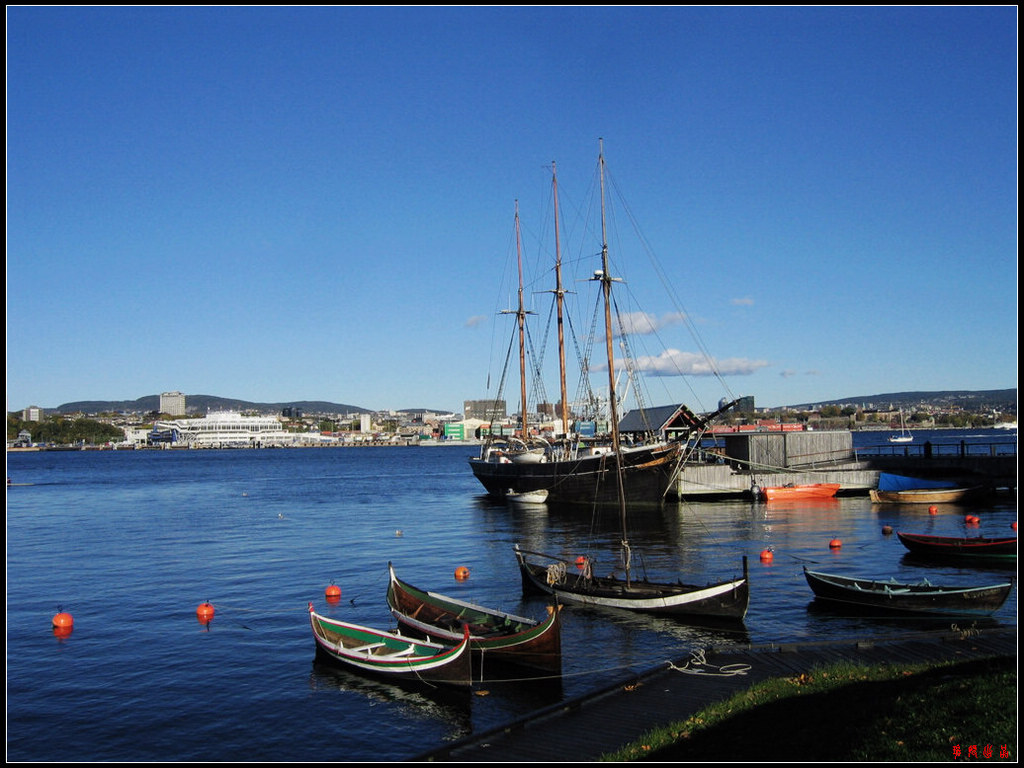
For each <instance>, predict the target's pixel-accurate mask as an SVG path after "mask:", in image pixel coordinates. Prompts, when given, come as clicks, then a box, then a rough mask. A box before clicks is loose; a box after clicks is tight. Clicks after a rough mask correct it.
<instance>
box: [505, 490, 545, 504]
mask: <svg viewBox="0 0 1024 768" xmlns="http://www.w3.org/2000/svg"><path fill="white" fill-rule="evenodd" d="M505 500H506V501H507V502H508V503H509V504H543V503H544V502H545V501H547V500H548V492H547V491H546V490H544V489H543V488H541V489H540V490H538V491H521V492H520V493H516V492H515V491H511V490H510V491H508V493H506V494H505Z"/></svg>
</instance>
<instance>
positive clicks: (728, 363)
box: [636, 349, 770, 376]
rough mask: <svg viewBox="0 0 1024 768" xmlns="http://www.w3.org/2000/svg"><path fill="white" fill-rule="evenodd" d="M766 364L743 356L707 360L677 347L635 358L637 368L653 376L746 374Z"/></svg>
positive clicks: (766, 363)
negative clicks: (655, 354) (657, 353)
mask: <svg viewBox="0 0 1024 768" xmlns="http://www.w3.org/2000/svg"><path fill="white" fill-rule="evenodd" d="M768 365H770V363H769V362H768V361H767V360H748V359H746V358H743V357H730V358H726V359H724V360H714V359H712V360H708V358H706V357H704V356H703V355H698V354H695V353H693V352H680V351H679V350H678V349H666V350H665V351H664V352H662V353H661V354H660V355H658V356H657V357H653V356H649V355H648V356H644V357H639V358H637V360H636V368H637V370H639V371H643V372H645V373H650V374H652V375H654V376H713V375H715V374H721V375H723V376H747V375H750V374H752V373H754V372H755V371H757V370H760V369H761V368H766V367H767V366H768Z"/></svg>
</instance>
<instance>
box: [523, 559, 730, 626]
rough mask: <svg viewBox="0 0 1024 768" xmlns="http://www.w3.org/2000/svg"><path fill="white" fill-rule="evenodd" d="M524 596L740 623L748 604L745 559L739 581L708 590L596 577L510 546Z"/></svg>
mask: <svg viewBox="0 0 1024 768" xmlns="http://www.w3.org/2000/svg"><path fill="white" fill-rule="evenodd" d="M515 555H516V559H517V560H518V562H519V571H520V574H521V576H522V581H523V593H524V594H542V595H554V596H555V597H557V598H558V599H559V600H560V601H561V602H568V603H578V604H581V605H586V606H590V607H603V608H623V609H625V610H628V611H636V612H638V613H647V614H654V615H667V616H677V617H683V616H701V617H707V618H711V619H718V620H727V621H742V619H743V617H744V616H745V615H746V613H747V606H748V605H749V602H750V582H749V579H748V574H747V558H746V557H744V558H743V575H742V576H741V577H738V578H734V579H729V580H727V581H721V582H718V583H714V584H710V583H709V584H703V585H698V584H683V583H682V582H681V581H676V582H669V583H657V582H651V581H646V580H640V579H632V580H626V579H623V578H617V577H615V576H596V575H594V573H593V564H592V561H591V560H590V559H589V558H584V562H583V563H582V564H580V565H579V566H577V565H574V564H571V563H567V562H565V561H564V560H562V559H561V558H559V557H557V556H555V555H545V554H543V553H541V552H531V551H529V550H524V549H520V548H519V545H518V544H516V545H515Z"/></svg>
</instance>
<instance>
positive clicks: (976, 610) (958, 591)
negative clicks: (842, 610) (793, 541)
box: [804, 566, 1013, 615]
mask: <svg viewBox="0 0 1024 768" xmlns="http://www.w3.org/2000/svg"><path fill="white" fill-rule="evenodd" d="M804 576H805V577H806V578H807V583H808V585H810V587H811V590H812V591H813V592H814V595H815V597H817V598H819V599H821V600H827V601H830V602H836V603H845V604H847V605H853V606H857V607H861V608H871V609H880V610H884V611H899V612H902V613H932V614H934V613H940V614H953V615H975V614H977V615H987V614H990V613H992V612H994V611H996V610H998V609H999V608H1000V607H1001V606H1002V604H1003V603H1005V602H1006V598H1007V597H1009V595H1010V590H1011V589H1013V582H1007V583H1004V584H991V585H986V586H981V587H941V586H936V585H935V584H931V583H930V582H929V581H928V580H927V579H924V580H923V581H921V582H919V583H917V584H900V583H898V582H896V581H895V580H890V581H875V580H872V579H862V578H851V577H848V576H835V575H833V574H828V573H820V572H818V571H810V570H808V569H807V567H806V566H805V567H804Z"/></svg>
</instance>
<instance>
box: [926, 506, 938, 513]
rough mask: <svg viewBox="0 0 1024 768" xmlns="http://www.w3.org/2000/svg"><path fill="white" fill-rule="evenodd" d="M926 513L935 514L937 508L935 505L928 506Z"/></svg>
mask: <svg viewBox="0 0 1024 768" xmlns="http://www.w3.org/2000/svg"><path fill="white" fill-rule="evenodd" d="M928 514H929V515H937V514H939V508H938V507H936V506H931V507H928Z"/></svg>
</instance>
